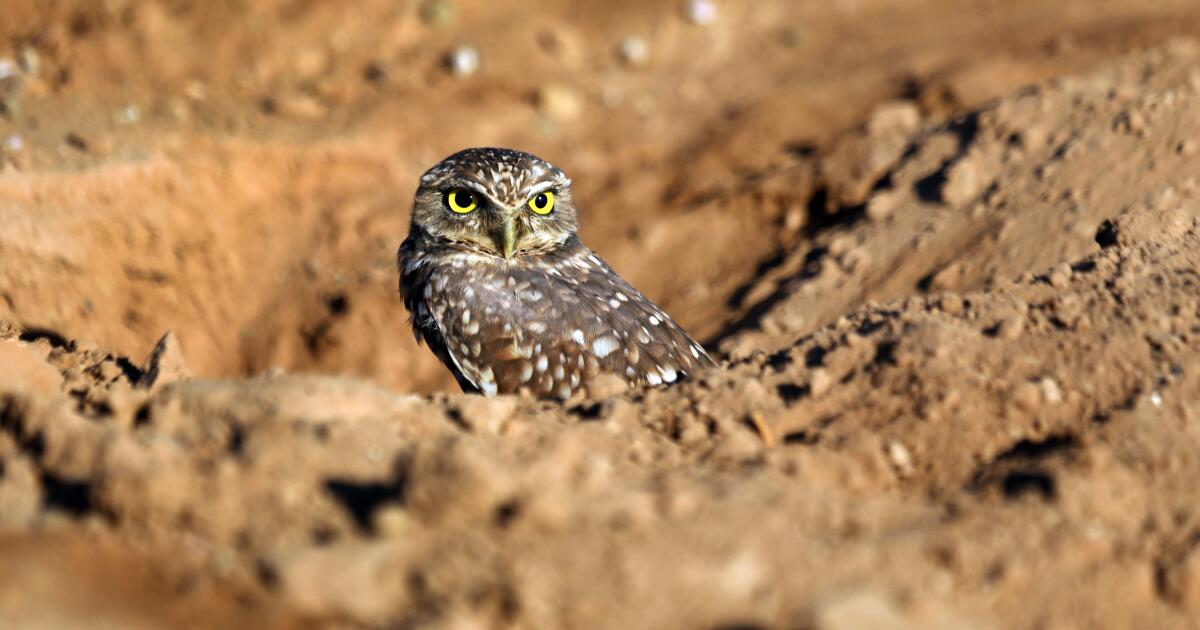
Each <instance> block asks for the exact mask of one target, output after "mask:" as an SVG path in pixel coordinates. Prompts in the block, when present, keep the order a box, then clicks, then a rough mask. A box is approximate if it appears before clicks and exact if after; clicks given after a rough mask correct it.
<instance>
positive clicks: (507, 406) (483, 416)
mask: <svg viewBox="0 0 1200 630" xmlns="http://www.w3.org/2000/svg"><path fill="white" fill-rule="evenodd" d="M518 402H519V400H518V399H517V398H516V397H513V396H498V397H495V398H489V397H486V396H463V397H462V399H461V400H460V401H459V403H458V413H459V416H460V417H461V418H462V421H463V423H464V424H466V425H467V427H468V428H469V429H471V430H472V431H475V432H478V433H486V434H491V435H496V434H498V433H500V432H501V430H502V428H503V427H504V424H505V423H506V422H508V420H509V418H511V417H512V415H513V412H514V411H516V408H517V404H518Z"/></svg>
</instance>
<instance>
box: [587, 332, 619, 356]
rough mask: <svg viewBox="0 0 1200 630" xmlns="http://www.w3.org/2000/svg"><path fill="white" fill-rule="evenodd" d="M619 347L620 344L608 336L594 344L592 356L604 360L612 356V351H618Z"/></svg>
mask: <svg viewBox="0 0 1200 630" xmlns="http://www.w3.org/2000/svg"><path fill="white" fill-rule="evenodd" d="M617 346H618V343H617V340H616V339H613V338H612V337H607V336H605V337H600V338H599V339H597V340H595V341H593V342H592V354H594V355H596V356H597V357H599V358H601V359H603V358H604V357H606V356H608V355H610V354H612V351H613V350H616V349H617Z"/></svg>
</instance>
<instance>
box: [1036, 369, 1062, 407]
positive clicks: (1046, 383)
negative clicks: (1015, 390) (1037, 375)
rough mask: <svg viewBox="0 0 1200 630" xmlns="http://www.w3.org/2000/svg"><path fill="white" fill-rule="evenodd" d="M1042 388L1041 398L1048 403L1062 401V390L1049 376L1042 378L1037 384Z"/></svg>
mask: <svg viewBox="0 0 1200 630" xmlns="http://www.w3.org/2000/svg"><path fill="white" fill-rule="evenodd" d="M1038 385H1039V386H1040V387H1041V389H1042V398H1043V399H1045V401H1046V402H1049V403H1060V402H1062V399H1063V397H1062V390H1061V389H1059V388H1058V383H1056V382H1055V381H1054V379H1052V378H1050V377H1048V376H1047V377H1046V378H1043V379H1042V380H1041V382H1040V383H1039V384H1038Z"/></svg>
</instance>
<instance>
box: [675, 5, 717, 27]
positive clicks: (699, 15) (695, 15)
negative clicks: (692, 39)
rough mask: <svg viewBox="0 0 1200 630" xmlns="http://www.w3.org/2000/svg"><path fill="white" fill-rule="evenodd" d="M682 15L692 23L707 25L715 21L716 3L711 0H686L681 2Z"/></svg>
mask: <svg viewBox="0 0 1200 630" xmlns="http://www.w3.org/2000/svg"><path fill="white" fill-rule="evenodd" d="M683 17H684V18H686V19H687V21H689V22H691V23H692V24H696V25H698V26H707V25H709V24H712V23H714V22H716V21H717V5H716V3H715V2H713V1H712V0H688V1H687V2H685V3H684V4H683Z"/></svg>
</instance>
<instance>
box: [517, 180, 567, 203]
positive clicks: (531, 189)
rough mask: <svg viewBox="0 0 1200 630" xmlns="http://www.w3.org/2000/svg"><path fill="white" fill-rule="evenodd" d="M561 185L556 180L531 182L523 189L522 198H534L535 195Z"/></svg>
mask: <svg viewBox="0 0 1200 630" xmlns="http://www.w3.org/2000/svg"><path fill="white" fill-rule="evenodd" d="M559 185H560V184H559V183H558V182H556V181H554V180H546V181H544V182H537V183H535V184H530V185H528V186H526V187H525V188H524V189H522V190H521V198H522V199H525V200H529V199H532V198H533V196H534V195H536V194H538V193H543V192H546V191H547V190H550V189H551V188H558V187H559Z"/></svg>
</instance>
